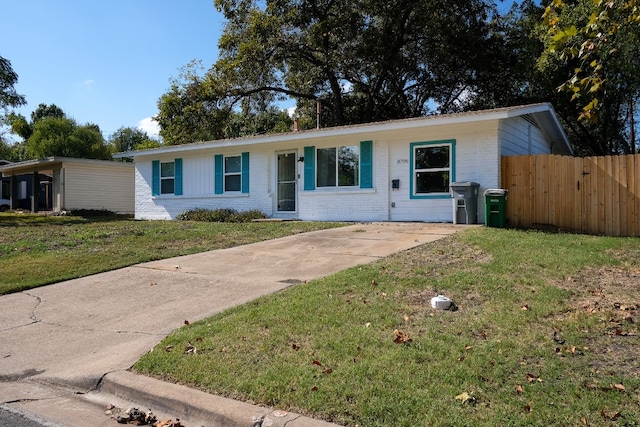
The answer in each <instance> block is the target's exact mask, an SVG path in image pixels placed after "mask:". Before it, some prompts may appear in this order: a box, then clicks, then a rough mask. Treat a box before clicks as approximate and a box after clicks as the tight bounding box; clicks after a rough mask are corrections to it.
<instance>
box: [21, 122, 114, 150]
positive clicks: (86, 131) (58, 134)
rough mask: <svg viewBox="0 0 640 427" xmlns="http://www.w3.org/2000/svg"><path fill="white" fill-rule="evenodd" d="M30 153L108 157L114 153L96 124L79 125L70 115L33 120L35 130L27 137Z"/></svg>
mask: <svg viewBox="0 0 640 427" xmlns="http://www.w3.org/2000/svg"><path fill="white" fill-rule="evenodd" d="M27 150H28V153H29V156H30V157H31V158H34V159H38V158H45V157H49V156H64V157H77V158H85V159H103V160H108V159H110V158H111V154H110V153H109V150H108V148H107V146H106V145H105V143H104V139H103V137H102V134H101V133H100V131H99V130H97V129H96V126H95V125H91V124H88V125H83V126H78V125H77V124H76V122H75V121H73V120H71V119H68V118H66V117H44V118H41V119H39V120H38V121H37V122H35V123H33V134H32V135H31V137H29V139H28V140H27Z"/></svg>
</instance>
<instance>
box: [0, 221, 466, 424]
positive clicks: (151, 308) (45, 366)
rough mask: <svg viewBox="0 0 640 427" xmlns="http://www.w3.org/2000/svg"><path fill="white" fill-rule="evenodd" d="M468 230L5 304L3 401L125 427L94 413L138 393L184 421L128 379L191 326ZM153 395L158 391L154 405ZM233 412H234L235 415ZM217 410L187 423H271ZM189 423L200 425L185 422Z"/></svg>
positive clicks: (222, 253) (329, 243)
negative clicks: (173, 333)
mask: <svg viewBox="0 0 640 427" xmlns="http://www.w3.org/2000/svg"><path fill="white" fill-rule="evenodd" d="M463 228H465V226H454V225H450V224H425V223H366V224H354V225H350V226H347V227H343V228H336V229H330V230H322V231H314V232H310V233H304V234H299V235H296V236H289V237H284V238H280V239H275V240H270V241H266V242H261V243H255V244H251V245H246V246H240V247H236V248H231V249H223V250H216V251H211V252H206V253H200V254H196V255H189V256H184V257H178V258H171V259H167V260H162V261H155V262H149V263H144V264H139V265H135V266H132V267H128V268H123V269H120V270H115V271H111V272H107V273H101V274H97V275H93V276H89V277H85V278H81V279H76V280H70V281H66V282H61V283H57V284H54V285H50V286H45V287H41V288H37V289H32V290H29V291H25V292H21V293H16V294H11V295H5V296H2V297H0V402H1V403H2V404H4V405H9V406H10V407H12V408H14V409H19V410H21V411H25V412H28V413H31V414H35V415H37V416H39V417H42V418H43V419H46V420H48V421H52V422H55V423H59V424H60V425H69V426H86V425H91V426H102V425H104V426H108V425H114V423H115V421H114V420H112V419H109V417H107V416H105V415H104V412H103V410H102V408H100V407H99V406H96V405H95V403H100V404H102V403H104V402H105V401H107V400H109V401H111V400H114V399H116V398H119V399H125V400H129V395H130V394H136V392H137V393H138V394H139V395H140V396H147V398H152V399H155V400H157V401H156V402H153V403H154V408H160V410H162V409H163V408H164V409H165V410H167V411H168V410H172V411H175V410H177V409H175V407H173V406H167V405H165V403H166V402H165V401H169V400H171V399H173V398H174V397H172V396H163V397H158V394H162V393H165V392H167V390H168V389H172V387H169V386H168V385H167V386H166V387H165V385H163V384H162V383H159V382H155V380H149V382H147V381H148V380H147V379H140V378H138V379H136V378H132V376H133V374H130V373H128V372H127V370H128V369H129V368H130V367H131V366H132V365H133V364H134V363H135V362H136V360H138V359H139V358H140V356H142V355H143V354H144V353H145V352H147V351H149V350H150V349H151V348H152V347H153V346H155V345H156V344H157V343H158V342H159V341H160V340H162V339H163V338H164V337H165V336H166V335H168V334H169V333H170V332H171V331H173V330H174V329H177V328H179V327H181V326H182V325H183V324H184V321H185V320H188V321H189V322H193V321H197V320H200V319H203V318H206V317H209V316H211V315H213V314H215V313H218V312H220V311H222V310H225V309H227V308H229V307H232V306H235V305H239V304H242V303H245V302H247V301H250V300H253V299H255V298H257V297H260V296H262V295H265V294H269V293H272V292H275V291H278V290H281V289H284V288H286V287H288V286H291V285H292V284H295V283H299V282H304V281H308V280H311V279H315V278H319V277H323V276H327V275H330V274H333V273H335V272H338V271H340V270H343V269H346V268H349V267H352V266H355V265H358V264H365V263H370V262H373V261H376V260H377V259H380V258H383V257H385V256H387V255H390V254H392V253H394V252H398V251H402V250H405V249H409V248H412V247H414V246H417V245H420V244H423V243H426V242H430V241H434V240H437V239H440V238H442V237H444V236H447V235H450V234H452V233H455V232H456V231H458V230H461V229H463ZM142 383H144V384H142ZM135 384H141V385H140V390H138V391H136V390H135ZM145 387H147V388H150V389H151V390H154V389H158V392H157V393H156V394H153V393H151V392H150V391H149V390H143V389H144V388H145ZM160 389H161V390H162V391H161V390H160ZM172 390H173V389H172ZM125 391H126V392H125ZM172 393H174V394H177V395H181V396H183V397H184V396H187V394H188V393H191V391H187V390H184V388H178V389H175V390H173V391H172ZM208 397H210V396H209V395H204V396H203V395H200V394H198V395H197V396H196V395H191V396H190V397H189V400H191V401H198V399H204V400H205V401H206V400H207V399H208ZM175 398H176V400H177V401H179V400H180V399H178V397H175ZM183 400H184V399H183ZM163 402H164V403H163ZM208 404H209V403H207V405H208ZM225 404H228V405H230V406H228V407H226V409H224V408H222V406H224V405H225ZM216 405H217V406H219V407H220V408H219V409H216V410H213V411H212V412H211V411H210V412H209V413H203V414H199V415H198V416H197V417H196V416H195V415H194V414H195V413H196V412H197V405H194V406H193V407H190V408H188V409H184V410H183V412H189V413H190V414H191V418H194V417H196V418H197V421H198V422H202V421H203V420H204V421H205V422H206V421H207V418H208V419H209V421H211V417H214V418H215V416H216V414H217V415H218V416H219V417H221V418H219V420H218V421H217V424H216V425H251V424H250V419H251V417H252V416H256V415H257V414H259V413H260V412H264V409H263V408H255V409H252V408H249V407H247V406H239V407H236V406H234V405H235V404H234V403H233V402H226V401H222V403H221V401H218V402H216ZM242 405H244V404H242ZM201 406H202V405H201ZM145 409H146V408H145ZM205 412H206V411H205ZM239 412H242V414H239ZM234 414H235V418H234ZM173 416H176V415H175V414H174V415H173ZM177 416H178V417H180V416H179V415H177ZM184 417H187V418H189V414H185V413H183V414H182V417H181V418H182V419H185V418H184ZM194 420H195V419H194ZM286 421H287V422H289V424H287V425H289V426H292V425H311V423H312V420H309V419H304V417H301V418H299V420H298V421H297V422H298V424H295V423H292V422H291V421H292V420H291V419H288V420H286ZM198 425H200V424H198ZM272 425H276V424H272ZM318 425H320V424H318Z"/></svg>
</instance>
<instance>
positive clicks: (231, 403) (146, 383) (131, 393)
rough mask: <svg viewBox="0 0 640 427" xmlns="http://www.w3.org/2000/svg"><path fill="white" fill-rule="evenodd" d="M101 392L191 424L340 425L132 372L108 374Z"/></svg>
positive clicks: (220, 426) (247, 426)
mask: <svg viewBox="0 0 640 427" xmlns="http://www.w3.org/2000/svg"><path fill="white" fill-rule="evenodd" d="M97 393H98V395H99V396H97V395H94V397H96V399H97V400H100V401H102V402H104V403H105V404H106V403H109V402H108V401H109V397H110V396H113V397H114V398H115V399H117V400H124V401H126V402H129V403H130V405H131V406H135V407H137V408H138V409H140V410H143V411H147V410H149V409H150V410H151V411H153V412H154V413H157V414H161V413H163V414H167V415H168V416H169V417H171V418H173V419H176V418H179V419H180V421H181V423H183V424H184V425H186V426H187V427H192V426H195V427H200V426H204V427H213V426H215V427H261V426H264V427H266V426H272V427H284V426H285V425H286V426H287V427H337V424H331V423H328V422H326V421H321V420H315V419H312V418H308V417H303V416H301V415H298V414H294V413H289V412H284V411H277V410H274V409H270V408H263V407H260V406H255V405H251V404H248V403H244V402H239V401H236V400H233V399H228V398H225V397H220V396H215V395H212V394H208V393H205V392H202V391H199V390H194V389H191V388H188V387H185V386H182V385H179V384H173V383H167V382H163V381H160V380H157V379H154V378H149V377H145V376H143V375H138V374H134V373H132V372H128V371H118V372H112V373H109V374H107V375H105V377H104V378H103V380H102V382H101V385H100V388H99V391H98V392H97ZM122 409H123V410H126V409H127V408H122ZM260 419H262V421H259V420H260Z"/></svg>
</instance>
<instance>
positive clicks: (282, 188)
mask: <svg viewBox="0 0 640 427" xmlns="http://www.w3.org/2000/svg"><path fill="white" fill-rule="evenodd" d="M297 157H298V152H297V151H295V150H294V151H286V152H282V153H278V177H277V178H278V179H277V193H278V194H277V208H276V210H277V212H296V211H297V210H298V206H297V200H296V199H297V198H296V195H297V194H298V189H297V188H296V186H297V182H298V179H297V178H298V173H297V168H298V159H297Z"/></svg>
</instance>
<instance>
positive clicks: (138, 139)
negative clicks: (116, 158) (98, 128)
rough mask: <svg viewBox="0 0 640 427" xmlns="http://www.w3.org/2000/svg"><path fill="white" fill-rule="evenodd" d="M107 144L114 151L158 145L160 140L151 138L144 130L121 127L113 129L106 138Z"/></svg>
mask: <svg viewBox="0 0 640 427" xmlns="http://www.w3.org/2000/svg"><path fill="white" fill-rule="evenodd" d="M107 144H108V145H109V147H110V149H111V151H112V152H114V153H119V152H126V151H134V150H141V149H148V148H156V147H159V146H160V142H159V141H158V140H156V139H153V138H151V137H150V136H149V135H147V133H146V132H145V131H143V130H140V129H137V128H132V127H121V128H120V129H118V130H117V131H115V132H114V133H113V134H112V135H111V136H110V137H109V139H108V140H107Z"/></svg>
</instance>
